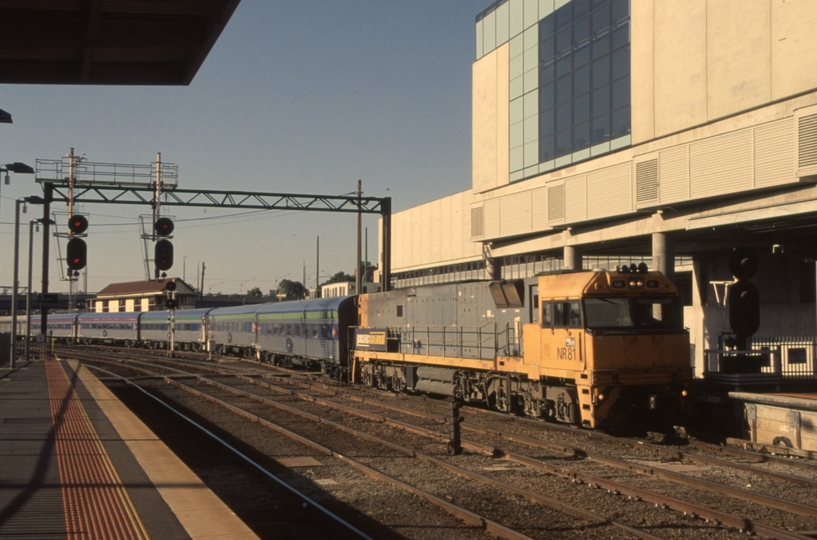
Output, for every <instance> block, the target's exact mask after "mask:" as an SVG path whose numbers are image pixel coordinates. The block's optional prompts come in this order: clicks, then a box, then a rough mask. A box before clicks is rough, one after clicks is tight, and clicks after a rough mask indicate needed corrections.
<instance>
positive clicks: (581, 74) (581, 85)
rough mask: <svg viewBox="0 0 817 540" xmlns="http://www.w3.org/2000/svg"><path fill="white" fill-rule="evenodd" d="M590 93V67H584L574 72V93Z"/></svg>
mask: <svg viewBox="0 0 817 540" xmlns="http://www.w3.org/2000/svg"><path fill="white" fill-rule="evenodd" d="M589 91H590V66H584V67H581V68H579V69H577V70H576V71H574V72H573V93H574V94H584V93H586V92H589Z"/></svg>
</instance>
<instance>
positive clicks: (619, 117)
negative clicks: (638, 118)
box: [612, 107, 630, 138]
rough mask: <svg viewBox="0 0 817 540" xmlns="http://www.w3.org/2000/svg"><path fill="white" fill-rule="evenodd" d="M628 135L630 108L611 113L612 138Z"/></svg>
mask: <svg viewBox="0 0 817 540" xmlns="http://www.w3.org/2000/svg"><path fill="white" fill-rule="evenodd" d="M629 134H630V108H629V107H624V108H623V109H619V110H617V111H614V112H613V125H612V137H613V138H615V137H622V136H624V135H629Z"/></svg>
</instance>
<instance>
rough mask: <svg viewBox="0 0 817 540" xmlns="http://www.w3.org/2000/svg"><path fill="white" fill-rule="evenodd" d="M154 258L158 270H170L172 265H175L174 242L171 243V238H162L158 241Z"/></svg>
mask: <svg viewBox="0 0 817 540" xmlns="http://www.w3.org/2000/svg"><path fill="white" fill-rule="evenodd" d="M153 260H154V262H155V263H156V269H157V270H162V271H165V270H170V267H171V266H173V244H171V243H170V240H165V239H164V238H162V239H161V240H159V241H158V242H156V247H155V248H154V252H153Z"/></svg>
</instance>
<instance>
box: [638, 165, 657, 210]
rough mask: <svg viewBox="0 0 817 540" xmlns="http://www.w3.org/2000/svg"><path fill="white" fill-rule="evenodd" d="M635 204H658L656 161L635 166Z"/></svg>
mask: <svg viewBox="0 0 817 540" xmlns="http://www.w3.org/2000/svg"><path fill="white" fill-rule="evenodd" d="M635 202H636V204H643V203H652V202H658V159H650V160H647V161H642V162H641V163H636V165H635Z"/></svg>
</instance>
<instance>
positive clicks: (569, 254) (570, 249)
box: [563, 246, 582, 270]
mask: <svg viewBox="0 0 817 540" xmlns="http://www.w3.org/2000/svg"><path fill="white" fill-rule="evenodd" d="M563 268H564V269H565V270H581V269H582V255H581V253H579V250H578V249H577V248H576V247H575V246H565V247H564V255H563Z"/></svg>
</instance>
